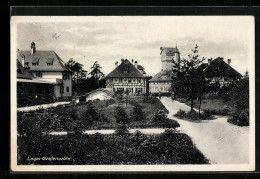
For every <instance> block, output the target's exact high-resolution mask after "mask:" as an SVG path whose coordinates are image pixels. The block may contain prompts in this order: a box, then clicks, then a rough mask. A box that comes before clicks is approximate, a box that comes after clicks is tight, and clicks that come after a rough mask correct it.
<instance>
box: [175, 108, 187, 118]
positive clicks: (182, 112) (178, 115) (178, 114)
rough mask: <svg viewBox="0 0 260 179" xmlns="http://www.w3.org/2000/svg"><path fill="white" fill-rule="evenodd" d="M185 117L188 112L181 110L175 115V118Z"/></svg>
mask: <svg viewBox="0 0 260 179" xmlns="http://www.w3.org/2000/svg"><path fill="white" fill-rule="evenodd" d="M185 115H186V112H185V111H184V110H181V109H180V110H179V111H178V112H177V113H176V114H175V116H176V117H179V118H184V117H185Z"/></svg>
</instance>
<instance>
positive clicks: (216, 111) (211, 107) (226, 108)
mask: <svg viewBox="0 0 260 179" xmlns="http://www.w3.org/2000/svg"><path fill="white" fill-rule="evenodd" d="M177 100H178V101H181V102H184V103H185V104H186V105H188V106H190V105H191V102H190V101H186V100H184V99H177ZM193 105H194V108H196V109H199V101H198V100H194V103H193ZM230 106H231V105H230V104H229V103H228V102H225V100H224V99H221V98H219V99H203V100H202V102H201V110H202V111H209V112H210V113H211V114H212V115H223V116H227V115H230V114H231V113H232V112H233V111H234V109H232V107H230Z"/></svg>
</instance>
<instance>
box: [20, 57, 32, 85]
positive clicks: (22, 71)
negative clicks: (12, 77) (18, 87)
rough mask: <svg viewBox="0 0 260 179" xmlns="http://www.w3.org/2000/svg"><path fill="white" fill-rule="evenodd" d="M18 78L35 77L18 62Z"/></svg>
mask: <svg viewBox="0 0 260 179" xmlns="http://www.w3.org/2000/svg"><path fill="white" fill-rule="evenodd" d="M16 66H17V73H16V74H17V78H19V79H30V80H31V79H33V78H34V76H33V75H32V74H31V73H30V72H29V71H28V70H27V69H25V68H24V67H23V66H22V64H21V63H20V62H19V61H18V60H17V65H16Z"/></svg>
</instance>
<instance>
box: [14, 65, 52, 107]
mask: <svg viewBox="0 0 260 179" xmlns="http://www.w3.org/2000/svg"><path fill="white" fill-rule="evenodd" d="M54 85H55V83H53V82H47V81H41V80H38V79H36V78H34V76H33V75H32V74H31V73H30V72H29V71H28V69H25V68H24V67H23V66H22V64H21V63H20V62H19V61H18V60H17V106H18V107H22V106H32V105H37V104H43V103H51V102H54V99H53V95H54V94H53V92H54Z"/></svg>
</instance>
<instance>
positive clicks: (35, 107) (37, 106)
mask: <svg viewBox="0 0 260 179" xmlns="http://www.w3.org/2000/svg"><path fill="white" fill-rule="evenodd" d="M69 103H70V101H63V102H56V103H50V104H41V105H35V106H26V107H20V108H17V111H34V110H37V109H39V108H44V109H46V108H50V107H56V106H58V105H63V104H69Z"/></svg>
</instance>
